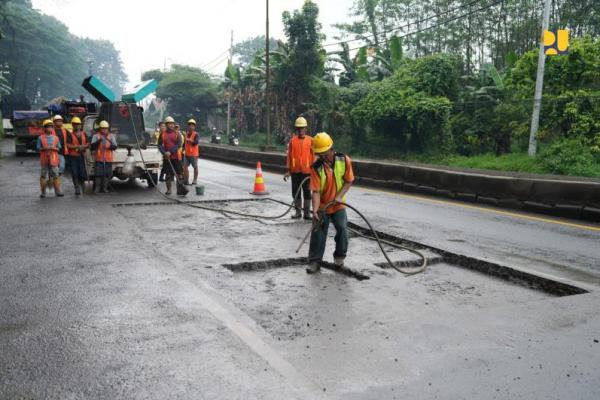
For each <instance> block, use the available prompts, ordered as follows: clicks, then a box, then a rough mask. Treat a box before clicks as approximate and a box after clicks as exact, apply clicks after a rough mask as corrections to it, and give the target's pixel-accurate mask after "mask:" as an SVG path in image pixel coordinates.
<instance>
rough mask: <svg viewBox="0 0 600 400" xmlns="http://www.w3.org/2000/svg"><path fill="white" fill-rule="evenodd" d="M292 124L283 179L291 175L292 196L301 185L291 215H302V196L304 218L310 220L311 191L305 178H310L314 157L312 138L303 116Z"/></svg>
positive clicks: (297, 216)
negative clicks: (293, 126)
mask: <svg viewBox="0 0 600 400" xmlns="http://www.w3.org/2000/svg"><path fill="white" fill-rule="evenodd" d="M294 125H295V128H296V134H295V135H294V136H293V137H292V139H291V140H290V143H289V144H288V150H287V170H286V173H285V175H284V176H283V180H285V181H286V182H287V180H288V178H289V177H290V176H291V177H292V196H295V195H296V193H297V192H298V190H299V189H300V185H302V195H301V197H298V198H296V199H295V208H296V213H295V214H294V215H292V218H294V219H298V218H300V217H302V213H301V209H302V208H303V207H302V198H304V219H306V220H310V219H312V216H311V213H310V203H311V193H310V184H309V180H308V179H307V178H310V170H311V166H312V164H313V162H314V159H315V156H314V153H313V151H312V138H311V137H310V136H308V135H307V134H306V133H307V131H308V129H307V126H308V124H307V122H306V119H305V118H304V117H298V118H297V119H296V122H295V124H294Z"/></svg>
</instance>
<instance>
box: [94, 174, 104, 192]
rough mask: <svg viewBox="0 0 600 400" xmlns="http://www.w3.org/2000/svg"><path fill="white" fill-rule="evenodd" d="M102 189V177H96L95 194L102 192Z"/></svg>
mask: <svg viewBox="0 0 600 400" xmlns="http://www.w3.org/2000/svg"><path fill="white" fill-rule="evenodd" d="M100 189H102V178H94V194H98V193H100Z"/></svg>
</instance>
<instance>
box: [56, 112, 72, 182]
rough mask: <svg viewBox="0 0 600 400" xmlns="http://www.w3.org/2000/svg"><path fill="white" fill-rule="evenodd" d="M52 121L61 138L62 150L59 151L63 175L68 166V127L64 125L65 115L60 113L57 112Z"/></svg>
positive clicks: (60, 171) (60, 167) (57, 134)
mask: <svg viewBox="0 0 600 400" xmlns="http://www.w3.org/2000/svg"><path fill="white" fill-rule="evenodd" d="M52 122H53V125H54V130H53V132H54V134H55V135H56V136H57V137H58V139H59V140H60V146H61V149H62V151H61V152H60V153H59V155H58V157H59V159H60V166H59V173H60V174H61V175H62V173H63V172H64V171H65V169H66V168H68V165H66V164H67V160H66V158H65V156H66V155H67V146H66V143H67V133H68V131H67V128H65V127H64V126H63V122H64V121H63V117H62V116H61V115H59V114H56V115H55V116H54V117H52Z"/></svg>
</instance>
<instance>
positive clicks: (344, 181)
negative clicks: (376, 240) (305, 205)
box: [306, 132, 354, 274]
mask: <svg viewBox="0 0 600 400" xmlns="http://www.w3.org/2000/svg"><path fill="white" fill-rule="evenodd" d="M313 151H314V153H315V154H316V155H317V157H318V160H317V161H316V162H315V163H314V164H313V166H312V168H311V172H310V189H311V191H312V206H313V225H314V229H313V232H312V234H311V237H310V249H309V253H308V262H309V267H308V268H307V269H306V272H308V273H310V274H312V273H315V272H318V271H319V269H320V262H321V261H322V260H323V254H324V253H325V244H326V242H327V230H328V229H329V224H330V222H331V223H333V225H334V226H335V230H336V234H335V252H334V253H333V259H334V264H335V266H336V267H338V268H341V267H343V266H344V259H345V258H346V252H347V250H348V227H347V224H348V217H347V216H346V208H345V206H344V204H343V203H344V202H345V195H346V193H347V192H348V190H349V189H350V187H351V186H352V182H354V173H353V171H352V162H351V160H350V157H348V156H347V155H345V154H342V153H336V152H335V151H334V150H333V140H332V139H331V137H330V136H329V135H328V134H327V133H325V132H322V133H319V134H317V135H316V136H315V137H314V138H313ZM327 204H331V205H330V206H327V209H324V208H325V206H326V205H327Z"/></svg>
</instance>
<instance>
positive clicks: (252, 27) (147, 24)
mask: <svg viewBox="0 0 600 400" xmlns="http://www.w3.org/2000/svg"><path fill="white" fill-rule="evenodd" d="M303 2H304V0H270V2H269V5H270V12H269V15H270V34H271V36H272V37H275V38H284V34H283V24H282V21H281V14H282V12H283V11H285V10H289V11H292V10H295V9H299V8H300V7H301V6H302V4H303ZM315 2H316V3H317V4H318V6H319V9H320V18H319V20H320V22H321V24H322V25H323V33H324V34H325V35H326V36H327V41H335V40H334V39H333V37H334V35H335V34H336V33H337V30H336V29H335V28H333V27H332V26H331V25H332V24H334V23H338V22H347V21H349V20H350V17H349V13H350V8H351V6H352V4H353V2H354V1H353V0H316V1H315ZM32 3H33V7H34V8H35V9H38V10H39V11H41V12H42V13H44V14H48V15H52V16H54V17H56V18H57V19H59V20H60V21H62V22H63V23H65V24H66V25H67V26H68V27H69V30H70V31H71V33H73V34H75V35H77V36H83V37H89V38H92V39H107V40H110V41H111V42H113V43H114V45H115V47H116V48H117V50H119V51H120V52H121V59H122V60H123V64H124V67H125V70H126V72H127V75H128V77H129V84H130V85H131V84H135V83H137V82H139V80H140V77H141V73H142V72H143V71H147V70H150V69H155V68H160V69H162V68H163V67H164V66H165V65H166V66H167V68H168V67H169V65H170V64H176V63H178V64H188V65H193V66H198V67H203V68H204V69H206V70H208V71H209V72H211V73H215V74H220V73H221V72H222V71H224V69H225V66H226V56H225V53H226V52H227V50H228V49H229V43H230V38H231V30H233V31H234V43H235V42H239V41H242V40H244V39H247V38H250V37H254V36H259V35H264V33H265V14H266V10H265V0H218V1H204V0H167V1H165V0H162V1H156V0H102V1H98V2H92V1H89V0H33V1H32ZM220 55H223V57H221V59H223V61H222V62H219V56H220ZM215 59H216V61H215ZM211 62H212V63H211ZM209 63H210V64H209Z"/></svg>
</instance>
